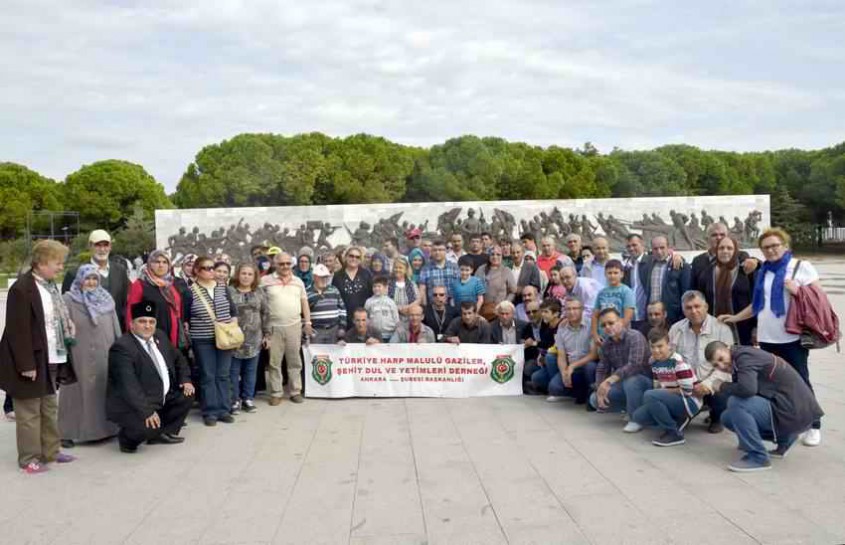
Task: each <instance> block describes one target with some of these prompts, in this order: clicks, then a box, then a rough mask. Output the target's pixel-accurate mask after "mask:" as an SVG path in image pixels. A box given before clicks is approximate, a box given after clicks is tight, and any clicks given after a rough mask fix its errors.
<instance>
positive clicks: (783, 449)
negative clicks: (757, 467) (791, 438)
mask: <svg viewBox="0 0 845 545" xmlns="http://www.w3.org/2000/svg"><path fill="white" fill-rule="evenodd" d="M790 448H792V443H789V444H788V445H785V444H779V445H777V448H775V449H773V450H770V451H769V456H770V457H772V458H779V459H783V458H786V454H787V453H788V452H789V449H790Z"/></svg>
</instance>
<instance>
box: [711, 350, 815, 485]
mask: <svg viewBox="0 0 845 545" xmlns="http://www.w3.org/2000/svg"><path fill="white" fill-rule="evenodd" d="M704 355H705V357H706V358H707V361H709V362H710V363H712V364H713V365H714V366H715V367H716V368H717V369H719V370H720V371H723V372H725V373H732V374H733V376H734V379H733V382H727V383H723V384H722V385H721V387H720V388H719V391H720V392H721V393H723V394H726V395H729V396H731V397H730V398H729V399H728V408H727V409H726V410H725V411H724V412H723V413H722V424H724V425H725V427H726V428H728V429H729V430H731V431H732V432H734V433H735V434H736V437H737V439H738V440H739V449H740V450H741V451H743V453H744V454H743V455H742V457H741V458H740V459H739V460H737V461H735V462H732V463H731V464H730V465H729V466H728V469H729V470H730V471H739V472H749V471H763V470H767V469H771V467H772V463H771V461H770V460H769V458H770V457H774V458H783V457H785V456H786V453H787V452H788V451H789V447H791V446H792V444H793V443H794V442H795V439H796V438H797V437H798V434H800V433H801V432H804V431H806V430H808V429H810V426H812V424H813V421H815V420H818V419H819V418H821V416H822V415H823V414H824V413H823V412H822V409H821V407H819V404H818V403H817V402H816V397H815V395H813V392H812V390H810V387H809V386H807V384H806V383H805V382H804V380H803V379H802V378H801V376H800V375H799V374H798V372H797V371H795V369H793V368H792V366H790V365H789V364H788V363H786V362H785V361H784V360H782V359H781V358H779V357H777V356H775V355H773V354H770V353H768V352H765V351H763V350H760V349H759V348H751V347H750V346H730V347H729V346H727V345H726V344H725V343H723V342H720V341H713V342H711V343H710V344H708V345H707V348H706V349H705V351H704ZM764 440H768V441H772V442H774V443H775V444H776V445H777V448H775V449H774V450H771V451H768V452H767V451H766V447H765V446H764V445H763V441H764Z"/></svg>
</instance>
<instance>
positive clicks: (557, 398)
mask: <svg viewBox="0 0 845 545" xmlns="http://www.w3.org/2000/svg"><path fill="white" fill-rule="evenodd" d="M563 399H564V398H563V396H549V397H547V398H546V401H548V402H549V403H556V402H558V401H563Z"/></svg>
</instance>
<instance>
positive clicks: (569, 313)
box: [546, 296, 598, 405]
mask: <svg viewBox="0 0 845 545" xmlns="http://www.w3.org/2000/svg"><path fill="white" fill-rule="evenodd" d="M564 315H565V319H566V321H565V322H563V323H561V325H560V327H558V329H557V334H556V335H555V347H556V348H557V366H558V370H559V373H558V374H557V375H555V376H554V377H553V378H552V380H551V381H549V397H548V398H546V401H558V400H560V399H563V396H571V397H574V398H575V403H576V404H580V405H583V404H585V403H586V402H587V398H589V396H590V386H591V385H592V384H593V383H594V382H595V380H596V360H597V359H598V351H597V350H596V348H595V345H594V344H593V342H592V339H591V335H590V322H589V320H587V321H586V322H585V321H584V303H583V302H582V301H581V300H580V299H579V298H578V297H575V296H570V297H567V298H566V302H565V303H564Z"/></svg>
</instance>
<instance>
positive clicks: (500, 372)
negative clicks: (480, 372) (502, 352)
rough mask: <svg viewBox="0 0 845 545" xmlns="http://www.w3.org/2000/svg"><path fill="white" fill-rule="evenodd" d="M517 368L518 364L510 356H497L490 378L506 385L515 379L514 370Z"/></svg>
mask: <svg viewBox="0 0 845 545" xmlns="http://www.w3.org/2000/svg"><path fill="white" fill-rule="evenodd" d="M514 367H516V362H514V361H513V358H512V357H510V356H497V357H496V359H495V360H493V364H492V369H490V378H492V379H493V380H495V381H496V382H498V383H499V384H504V383H506V382H507V381H509V380H510V379H512V378H513V370H514Z"/></svg>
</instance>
